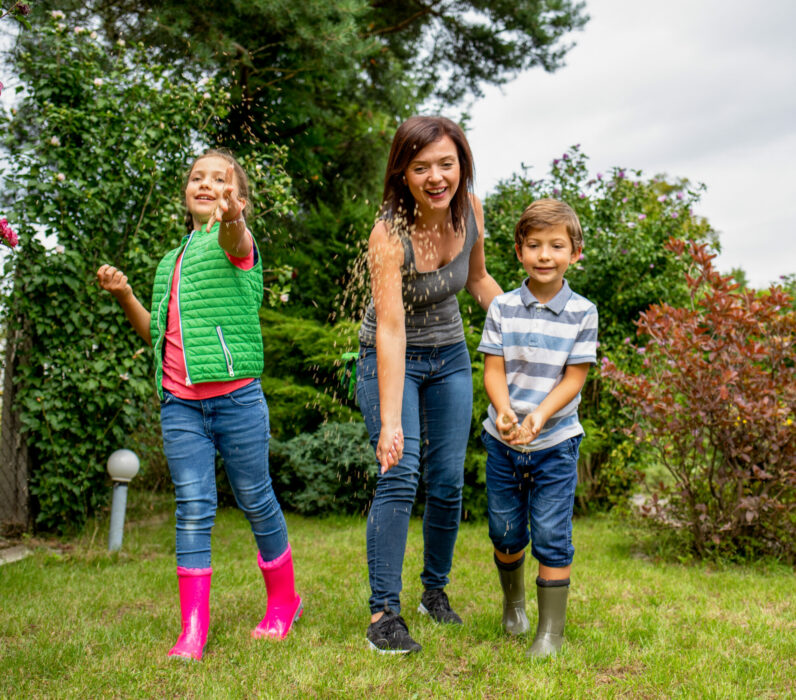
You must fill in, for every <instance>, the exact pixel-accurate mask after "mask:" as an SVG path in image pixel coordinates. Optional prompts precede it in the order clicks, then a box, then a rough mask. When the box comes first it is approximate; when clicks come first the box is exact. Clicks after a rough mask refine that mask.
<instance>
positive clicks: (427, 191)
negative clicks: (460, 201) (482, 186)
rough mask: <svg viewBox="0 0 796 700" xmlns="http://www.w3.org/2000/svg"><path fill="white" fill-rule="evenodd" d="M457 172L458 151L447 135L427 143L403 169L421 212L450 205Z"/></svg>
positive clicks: (458, 169)
mask: <svg viewBox="0 0 796 700" xmlns="http://www.w3.org/2000/svg"><path fill="white" fill-rule="evenodd" d="M460 176H461V173H460V167H459V151H458V150H457V148H456V144H455V143H454V142H453V139H451V137H450V136H447V135H445V136H443V137H442V138H441V139H439V141H434V142H433V143H430V144H428V146H426V147H425V148H424V149H423V150H421V151H420V152H419V153H418V154H417V156H416V157H415V158H413V159H412V161H411V162H410V163H409V165H408V166H407V168H406V170H404V177H405V178H406V184H407V186H408V187H409V191H410V192H411V193H412V196H413V197H414V198H415V202H416V204H417V206H418V208H419V210H420V212H419V213H420V214H421V215H422V214H423V213H424V212H425V213H427V214H429V213H432V212H433V211H434V210H440V209H447V208H448V207H450V205H451V200H452V199H453V195H455V194H456V190H457V189H459V179H460Z"/></svg>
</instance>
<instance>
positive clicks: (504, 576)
mask: <svg viewBox="0 0 796 700" xmlns="http://www.w3.org/2000/svg"><path fill="white" fill-rule="evenodd" d="M514 241H515V245H514V249H515V251H516V252H517V258H518V259H519V261H520V262H521V263H522V266H523V268H524V269H525V272H526V273H527V274H528V277H527V278H526V280H525V282H523V284H522V286H521V287H520V288H519V289H515V290H513V291H511V292H507V293H505V294H501V295H499V296H497V297H495V299H494V300H493V302H492V304H491V305H490V307H489V311H488V312H487V317H486V323H485V325H484V332H483V335H482V337H481V344H480V345H479V346H478V350H479V351H480V352H483V353H485V358H484V386H485V388H486V393H487V395H488V396H489V400H490V401H491V405H490V406H489V415H488V418H487V419H486V420H485V421H484V430H483V432H482V433H481V439H482V441H483V443H484V446H485V447H486V450H487V461H486V485H487V503H488V508H489V536H490V538H491V539H492V544H493V545H494V548H495V553H494V557H495V564H496V565H497V568H498V573H499V575H500V583H501V586H502V588H503V596H504V597H503V628H504V629H505V630H506V632H508V633H509V634H514V635H517V634H524V633H526V632H527V631H528V629H529V624H528V618H527V617H526V615H525V580H524V562H525V547H526V546H527V544H528V542H529V541H531V542H532V546H531V553H532V555H533V556H534V558H535V559H537V560H538V562H539V575H538V577H537V579H536V593H537V599H538V603H539V623H538V626H537V629H536V637H535V638H534V640H533V644H532V645H531V648H530V650H529V651H528V654H529V655H530V656H537V657H543V656H549V655H552V654H555V653H557V652H558V651H559V650H560V649H561V645H562V643H563V640H564V637H563V635H564V622H565V619H566V606H567V594H568V591H569V574H570V569H571V564H572V556H573V553H574V551H575V550H574V548H573V546H572V507H573V504H574V500H575V485H576V483H577V463H578V447H579V445H580V441H581V439H582V438H583V428H582V427H581V425H580V423H579V422H578V403H580V390H581V388H582V387H583V383H584V382H585V380H586V374H587V373H588V371H589V365H590V364H592V363H594V362H595V361H596V353H597V309H596V308H595V306H594V304H592V303H591V302H590V301H588V299H585V298H584V297H582V296H580V295H578V294H575V293H574V292H573V291H572V290H571V289H570V288H569V285H568V284H567V282H566V280H565V279H564V273H565V272H566V270H567V268H568V267H569V265H571V264H572V263H574V262H576V261H577V260H578V259H579V258H580V254H581V251H582V250H583V232H582V231H581V227H580V222H579V221H578V217H577V214H575V212H574V211H573V210H572V209H571V208H570V207H569V206H568V205H567V204H565V203H564V202H559V201H557V200H554V199H541V200H538V201H536V202H534V203H533V204H531V205H530V206H529V207H528V208H527V209H526V210H525V211H524V212H523V214H522V216H521V217H520V220H519V222H518V223H517V226H516V228H515V230H514ZM529 516H530V537H529V532H528V529H529V528H528V525H529Z"/></svg>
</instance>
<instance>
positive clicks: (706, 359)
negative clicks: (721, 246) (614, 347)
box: [601, 240, 796, 561]
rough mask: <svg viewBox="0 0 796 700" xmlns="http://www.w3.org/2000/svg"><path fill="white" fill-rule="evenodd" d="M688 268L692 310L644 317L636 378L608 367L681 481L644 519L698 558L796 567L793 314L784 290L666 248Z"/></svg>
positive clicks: (663, 307)
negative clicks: (751, 284) (754, 559)
mask: <svg viewBox="0 0 796 700" xmlns="http://www.w3.org/2000/svg"><path fill="white" fill-rule="evenodd" d="M667 247H668V248H669V249H670V250H672V251H674V252H675V253H677V254H678V255H683V254H684V253H686V252H687V253H688V254H689V255H690V257H691V258H692V260H693V268H692V273H693V275H694V276H691V275H686V281H687V283H688V287H689V289H690V297H691V301H690V304H689V305H688V306H687V307H686V308H673V307H672V306H669V305H668V304H665V303H662V304H656V305H653V306H651V307H650V308H649V309H648V310H647V311H646V312H644V313H642V314H641V315H640V318H639V320H638V321H637V325H638V334H639V337H640V338H642V339H643V340H644V341H645V346H644V347H639V348H638V352H640V353H642V354H643V356H644V361H643V369H642V370H641V371H640V372H638V373H631V372H628V371H623V370H621V369H619V368H618V367H616V366H615V365H614V364H613V363H612V362H611V361H610V360H608V359H604V360H603V366H602V370H601V371H602V374H603V376H605V377H607V378H609V379H610V380H612V381H613V383H614V392H615V394H616V396H617V397H618V398H619V400H620V401H621V402H622V404H623V405H624V406H625V407H627V408H629V409H630V410H631V412H632V414H633V416H634V421H635V422H634V423H633V425H632V426H631V427H629V428H628V431H629V432H630V433H632V434H633V435H634V436H635V437H636V438H637V440H638V441H639V443H640V444H646V445H647V446H648V447H649V448H651V449H652V451H653V453H654V455H655V456H656V457H657V459H658V460H660V462H661V463H662V464H663V465H664V466H665V467H666V469H667V470H668V471H669V472H670V473H671V475H672V476H673V477H674V487H673V488H670V489H669V490H668V491H666V492H665V493H664V492H660V493H655V494H654V495H653V500H652V504H651V506H649V507H648V508H647V514H648V515H650V516H651V517H653V518H656V519H657V520H659V521H660V522H661V523H663V524H668V525H670V526H673V527H677V528H680V529H681V530H683V531H684V532H687V533H690V536H691V537H690V539H691V542H692V545H693V548H694V551H695V553H696V554H697V555H698V556H701V557H704V556H706V555H708V554H710V553H711V552H714V553H715V552H718V553H722V554H730V555H732V554H737V555H741V556H744V557H749V556H755V555H757V554H761V553H766V554H773V555H775V556H778V557H781V558H784V559H786V560H789V561H793V560H794V559H796V426H794V418H795V415H794V414H795V413H796V360H795V357H794V340H795V339H796V313H795V312H794V311H793V307H792V301H793V300H792V298H791V297H790V296H789V295H788V294H786V293H785V292H784V291H783V290H782V289H781V288H779V287H773V286H772V287H771V288H770V289H769V290H767V291H765V292H762V293H761V292H755V291H754V290H746V291H740V290H739V288H738V285H737V284H735V283H734V282H733V280H732V278H731V277H725V276H722V275H720V274H719V273H718V272H717V271H716V270H715V269H714V267H713V264H712V262H711V261H712V259H713V258H714V257H715V255H712V254H710V253H709V252H708V250H707V247H706V246H705V245H696V244H694V243H691V244H687V243H685V242H683V241H680V240H670V241H669V243H668V244H667Z"/></svg>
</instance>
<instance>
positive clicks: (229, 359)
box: [216, 326, 235, 377]
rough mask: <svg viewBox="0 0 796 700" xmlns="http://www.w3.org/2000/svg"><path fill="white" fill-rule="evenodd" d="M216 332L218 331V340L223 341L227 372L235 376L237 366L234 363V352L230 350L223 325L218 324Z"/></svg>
mask: <svg viewBox="0 0 796 700" xmlns="http://www.w3.org/2000/svg"><path fill="white" fill-rule="evenodd" d="M216 333H218V340H219V342H220V343H221V349H222V350H223V351H224V360H225V361H226V363H227V372H229V376H230V377H234V376H235V367H234V366H233V363H232V353H231V352H230V351H229V348H228V347H227V344H226V343H225V342H224V331H222V330H221V326H216Z"/></svg>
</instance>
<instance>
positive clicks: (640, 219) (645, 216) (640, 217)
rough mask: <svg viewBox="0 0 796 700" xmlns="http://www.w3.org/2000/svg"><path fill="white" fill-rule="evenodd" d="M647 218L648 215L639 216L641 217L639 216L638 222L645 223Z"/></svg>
mask: <svg viewBox="0 0 796 700" xmlns="http://www.w3.org/2000/svg"><path fill="white" fill-rule="evenodd" d="M646 218H647V215H646V214H639V215H638V220H639V221H644V219H646Z"/></svg>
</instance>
